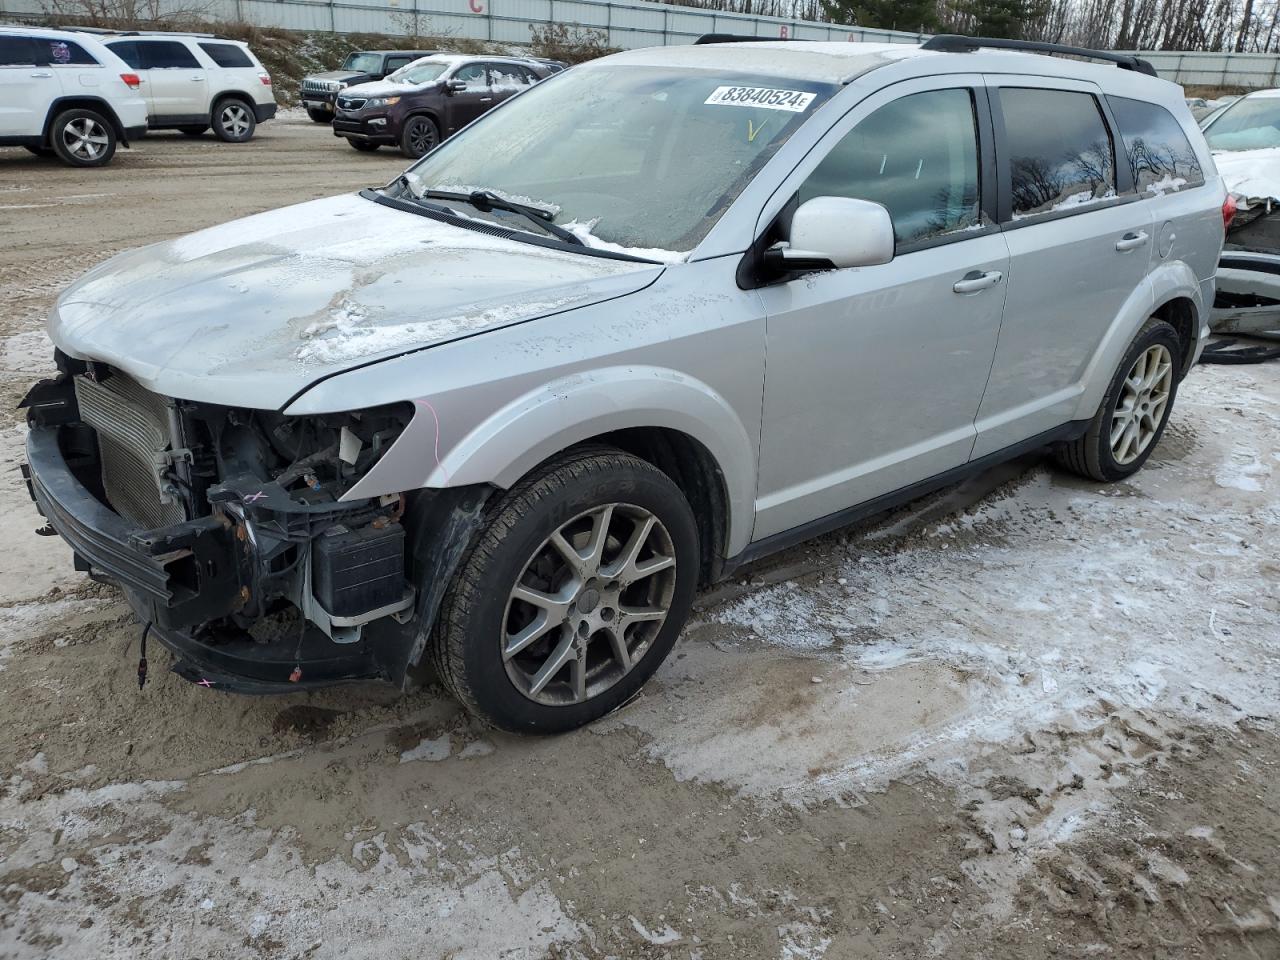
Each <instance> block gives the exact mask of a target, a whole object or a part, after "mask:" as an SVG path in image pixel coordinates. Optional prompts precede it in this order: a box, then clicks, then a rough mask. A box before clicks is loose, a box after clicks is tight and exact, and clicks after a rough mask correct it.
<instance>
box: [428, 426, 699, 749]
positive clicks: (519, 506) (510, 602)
mask: <svg viewBox="0 0 1280 960" xmlns="http://www.w3.org/2000/svg"><path fill="white" fill-rule="evenodd" d="M698 566H699V558H698V537H697V529H696V526H695V522H694V517H693V511H692V510H691V509H690V507H689V504H688V501H686V500H685V497H684V495H683V494H682V493H681V492H680V489H679V487H677V486H676V485H675V484H674V483H673V482H672V481H671V479H670V478H669V477H668V476H667V475H666V474H664V473H662V471H660V470H658V469H657V468H656V467H654V466H652V465H651V464H649V463H646V462H645V461H643V460H640V459H638V458H636V457H633V456H631V455H629V454H626V453H623V452H621V451H618V450H612V449H594V450H585V451H579V452H577V453H571V454H567V455H565V456H564V457H562V458H559V459H557V460H554V461H552V462H550V463H549V464H547V465H546V466H544V467H543V468H541V469H539V470H538V471H537V472H535V473H534V474H532V475H531V476H529V477H526V478H525V479H524V480H522V481H520V483H518V484H517V485H516V486H514V487H513V488H512V489H511V490H510V491H508V492H507V493H506V494H505V495H503V496H502V497H501V499H499V500H498V501H497V502H496V503H495V504H493V505H492V506H491V508H490V509H489V510H488V523H487V527H486V528H485V530H484V531H483V532H482V533H481V534H480V536H479V539H478V540H477V542H476V543H475V544H474V545H473V546H472V548H471V549H470V551H469V553H468V554H467V556H466V557H465V559H464V560H463V563H462V566H461V568H460V569H459V572H458V574H457V576H456V578H455V580H454V582H453V583H452V585H451V586H450V588H449V590H448V592H447V593H446V595H445V598H444V602H443V604H442V607H441V612H440V618H439V620H438V621H437V626H436V629H435V631H434V635H433V637H432V649H433V651H434V659H435V664H436V669H437V672H438V673H439V676H440V678H441V680H442V681H443V683H444V684H445V686H446V687H448V688H449V690H450V691H451V692H452V693H453V694H454V695H455V696H456V697H457V698H458V699H459V700H460V701H462V703H463V704H464V705H465V706H466V707H467V708H468V709H469V710H470V711H471V712H472V713H474V714H476V715H478V716H479V717H481V718H482V719H484V720H486V721H488V722H489V723H491V724H493V725H494V726H497V727H501V728H502V729H504V730H511V731H514V732H521V733H559V732H563V731H566V730H572V729H574V728H576V727H580V726H582V725H583V724H586V723H590V722H591V721H593V720H596V719H598V718H599V717H602V716H604V715H605V714H606V713H608V712H609V711H611V710H614V709H615V708H617V707H618V706H620V705H621V704H623V703H625V702H626V701H627V700H629V699H630V698H631V697H632V696H634V695H635V693H636V692H637V691H638V690H639V689H640V687H641V686H642V685H643V684H644V682H645V681H646V680H648V678H649V677H650V676H651V675H652V674H653V672H654V671H655V670H656V669H657V668H658V666H659V664H661V663H662V661H663V660H664V659H665V658H666V656H667V654H668V653H669V652H670V650H671V648H672V646H673V645H674V644H675V641H676V638H677V637H678V636H679V633H680V630H681V628H682V627H683V626H684V622H685V619H686V618H687V617H688V614H689V607H690V604H691V603H692V601H693V593H694V589H695V586H696V583H697V579H698Z"/></svg>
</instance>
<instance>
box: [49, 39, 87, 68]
mask: <svg viewBox="0 0 1280 960" xmlns="http://www.w3.org/2000/svg"><path fill="white" fill-rule="evenodd" d="M34 43H35V45H36V58H37V60H39V62H41V63H50V64H53V65H55V66H57V65H59V64H63V65H67V66H97V65H98V61H97V60H95V59H94V58H93V57H92V56H90V55H89V52H88V51H87V50H85V48H84V47H82V46H80V44H78V43H73V42H71V41H70V40H55V39H52V38H48V37H36V38H35V39H34Z"/></svg>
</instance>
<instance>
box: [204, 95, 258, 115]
mask: <svg viewBox="0 0 1280 960" xmlns="http://www.w3.org/2000/svg"><path fill="white" fill-rule="evenodd" d="M224 100H243V101H244V102H245V103H246V104H248V105H249V109H250V110H251V111H252V110H253V108H254V106H255V104H254V102H253V97H251V96H249V95H248V94H247V93H242V92H240V91H239V90H223V91H222V92H221V93H220V94H218V95H217V96H216V97H214V98H213V104H212V106H210V107H209V122H210V123H212V122H213V115H214V114H215V113H216V112H217V110H218V104H220V103H222V101H224Z"/></svg>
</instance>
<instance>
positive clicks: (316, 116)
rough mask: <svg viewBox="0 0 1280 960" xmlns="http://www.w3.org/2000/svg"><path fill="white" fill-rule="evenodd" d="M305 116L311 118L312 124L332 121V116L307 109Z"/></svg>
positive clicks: (322, 111)
mask: <svg viewBox="0 0 1280 960" xmlns="http://www.w3.org/2000/svg"><path fill="white" fill-rule="evenodd" d="M307 116H308V117H310V118H311V122H312V123H328V122H329V121H330V120H332V119H333V118H332V116H331V115H330V114H329V113H327V112H326V111H324V110H312V109H311V108H310V107H307Z"/></svg>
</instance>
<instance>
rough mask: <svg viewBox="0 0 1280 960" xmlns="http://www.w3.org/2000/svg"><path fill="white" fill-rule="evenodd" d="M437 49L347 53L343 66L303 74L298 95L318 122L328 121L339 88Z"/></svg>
mask: <svg viewBox="0 0 1280 960" xmlns="http://www.w3.org/2000/svg"><path fill="white" fill-rule="evenodd" d="M437 52H439V51H436V50H357V51H355V52H354V53H349V54H347V59H346V60H344V61H342V66H341V67H339V68H338V69H337V70H326V71H325V72H324V73H309V74H307V75H306V76H305V77H303V78H302V86H301V87H300V88H299V95H300V96H301V97H302V105H303V106H304V107H306V108H307V116H309V117H310V118H311V119H312V120H314V121H315V122H316V123H328V122H329V121H330V120H332V119H333V102H334V100H335V99H336V98H337V96H338V91H339V90H341V89H343V88H344V87H349V86H351V85H352V84H356V83H368V82H369V81H370V80H381V79H382V78H383V77H385V76H386V75H387V74H389V73H395V71H397V70H399V69H400V68H401V67H405V66H408V65H409V64H410V63H412V62H413V61H414V60H417V59H419V58H421V57H429V56H431V55H432V54H433V53H437Z"/></svg>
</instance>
